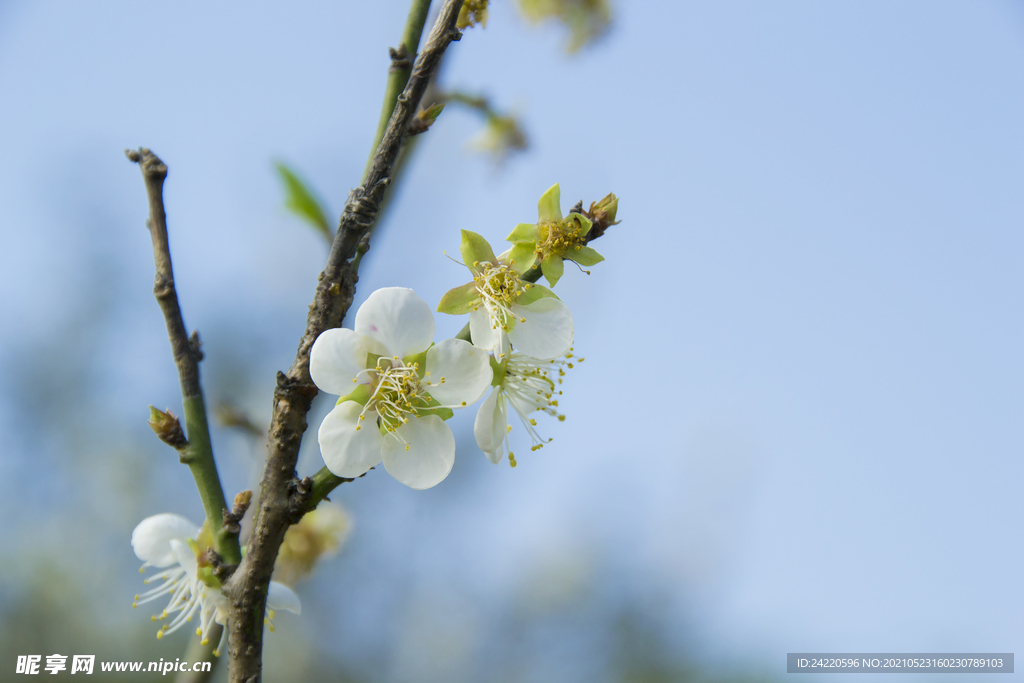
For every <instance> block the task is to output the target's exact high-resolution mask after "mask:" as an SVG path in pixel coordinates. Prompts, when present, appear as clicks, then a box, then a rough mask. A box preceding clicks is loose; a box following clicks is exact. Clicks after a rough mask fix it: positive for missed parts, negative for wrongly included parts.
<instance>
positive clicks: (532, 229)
mask: <svg viewBox="0 0 1024 683" xmlns="http://www.w3.org/2000/svg"><path fill="white" fill-rule="evenodd" d="M539 239H540V226H538V225H535V224H533V223H520V224H519V225H517V226H516V227H515V229H514V230H512V232H511V233H509V236H508V237H506V238H505V241H506V242H511V243H512V244H526V243H535V242H537V240H539Z"/></svg>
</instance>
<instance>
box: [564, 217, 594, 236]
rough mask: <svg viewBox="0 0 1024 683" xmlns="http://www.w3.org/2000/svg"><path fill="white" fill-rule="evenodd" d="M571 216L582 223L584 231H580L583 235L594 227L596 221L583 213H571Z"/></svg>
mask: <svg viewBox="0 0 1024 683" xmlns="http://www.w3.org/2000/svg"><path fill="white" fill-rule="evenodd" d="M569 218H573V219H575V220H576V222H577V223H579V224H580V227H581V228H583V231H582V232H581V233H580V234H581V235H586V234H587V233H589V232H590V229H591V228H592V227H594V222H593V221H592V220H590V219H589V218H587V217H586V216H584V215H583V214H581V213H570V214H569Z"/></svg>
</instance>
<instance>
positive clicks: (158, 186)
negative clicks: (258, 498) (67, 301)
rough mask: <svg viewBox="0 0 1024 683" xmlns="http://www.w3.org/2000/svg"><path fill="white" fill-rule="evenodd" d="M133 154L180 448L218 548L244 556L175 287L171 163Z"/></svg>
mask: <svg viewBox="0 0 1024 683" xmlns="http://www.w3.org/2000/svg"><path fill="white" fill-rule="evenodd" d="M125 155H126V156H127V157H128V159H129V160H131V161H133V162H135V163H137V164H138V165H139V168H140V169H141V170H142V177H143V179H144V180H145V182H146V194H147V195H148V197H149V220H148V221H146V226H147V227H148V228H149V234H150V237H152V239H153V261H154V262H155V264H156V281H155V283H154V284H153V294H154V295H155V296H156V300H157V301H158V302H159V303H160V310H162V311H163V314H164V320H165V321H166V322H167V336H168V337H169V338H170V341H171V352H172V353H173V355H174V364H175V365H176V366H177V367H178V380H179V382H180V383H181V401H182V407H183V412H184V415H185V435H186V439H187V444H186V445H185V446H184V447H183V448H179V454H180V455H179V457H180V459H181V461H182V462H184V463H186V464H187V465H188V468H189V470H191V471H192V477H193V478H194V479H195V481H196V487H197V488H198V489H199V497H200V498H202V501H203V511H204V512H205V513H206V519H207V521H208V522H209V524H210V531H212V532H213V544H214V548H215V549H216V550H217V552H218V553H219V554H220V555H221V556H222V557H224V558H226V559H227V561H229V562H238V561H239V560H240V559H241V552H240V551H239V546H238V534H237V533H231V532H230V531H227V530H225V529H223V528H222V525H221V519H222V515H223V512H224V510H225V509H226V508H227V505H226V504H225V502H224V490H223V489H222V488H221V485H220V477H219V476H218V475H217V463H216V461H215V460H214V458H213V447H212V446H211V445H210V427H209V424H208V422H207V419H206V406H205V404H204V403H203V389H202V386H201V385H200V383H199V361H200V359H202V352H201V351H200V350H199V335H198V334H196V333H195V332H193V333H192V335H191V336H189V334H188V331H187V330H186V329H185V322H184V321H183V320H182V318H181V307H180V306H179V305H178V293H177V291H175V289H174V271H173V269H172V267H171V248H170V245H169V244H168V241H167V215H166V213H165V212H164V197H163V188H164V180H165V179H166V178H167V166H166V165H165V164H164V162H162V161H160V158H159V157H157V155H155V154H153V153H152V152H151V151H149V150H148V149H145V148H140V149H139V150H137V151H136V150H125Z"/></svg>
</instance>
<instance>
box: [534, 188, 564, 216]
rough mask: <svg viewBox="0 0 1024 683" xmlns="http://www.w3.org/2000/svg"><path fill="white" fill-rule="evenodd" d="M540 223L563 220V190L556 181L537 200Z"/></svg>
mask: <svg viewBox="0 0 1024 683" xmlns="http://www.w3.org/2000/svg"><path fill="white" fill-rule="evenodd" d="M537 216H538V220H537V222H538V223H548V222H552V221H560V220H562V191H561V189H559V187H558V183H555V184H554V185H552V186H551V187H549V188H548V190H547V192H545V193H544V194H542V195H541V196H540V201H539V202H537Z"/></svg>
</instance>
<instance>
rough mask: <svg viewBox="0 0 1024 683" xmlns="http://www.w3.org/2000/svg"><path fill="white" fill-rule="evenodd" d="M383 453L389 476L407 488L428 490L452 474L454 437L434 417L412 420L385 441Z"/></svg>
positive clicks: (438, 419)
mask: <svg viewBox="0 0 1024 683" xmlns="http://www.w3.org/2000/svg"><path fill="white" fill-rule="evenodd" d="M395 436H398V437H400V438H395ZM406 446H408V447H409V449H408V450H406ZM383 451H384V469H386V470H387V471H388V474H390V475H391V476H392V477H394V478H395V479H397V480H398V481H400V482H402V483H403V484H405V485H406V486H409V487H410V488H414V489H429V488H430V487H431V486H436V485H437V484H440V483H441V482H442V481H444V478H445V477H447V476H448V473H449V472H451V471H452V465H454V464H455V437H454V436H452V430H451V429H449V428H448V425H446V424H445V423H444V420H442V419H441V418H439V417H438V416H437V415H427V416H426V417H413V418H410V419H409V421H408V422H406V423H405V424H404V425H402V426H401V427H399V428H398V429H397V430H396V431H395V435H394V436H392V435H389V436H388V437H387V438H386V439H384V448H383Z"/></svg>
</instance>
